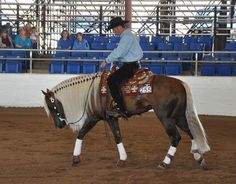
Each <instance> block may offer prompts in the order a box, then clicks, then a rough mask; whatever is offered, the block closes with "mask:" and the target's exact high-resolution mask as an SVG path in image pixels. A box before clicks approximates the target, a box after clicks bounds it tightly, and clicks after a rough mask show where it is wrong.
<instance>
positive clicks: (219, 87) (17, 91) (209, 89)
mask: <svg viewBox="0 0 236 184" xmlns="http://www.w3.org/2000/svg"><path fill="white" fill-rule="evenodd" d="M72 76H73V75H55V74H53V75H50V74H0V106H1V107H41V106H43V95H42V93H41V90H42V89H43V90H46V88H49V89H51V88H52V87H53V86H55V85H56V84H57V83H59V82H61V81H62V80H64V79H67V78H70V77H72ZM176 78H178V79H181V80H183V81H185V82H186V83H187V84H188V85H189V86H190V89H191V90H192V94H193V97H194V100H195V105H196V108H197V111H198V113H199V114H205V115H226V116H236V77H194V76H178V77H176Z"/></svg>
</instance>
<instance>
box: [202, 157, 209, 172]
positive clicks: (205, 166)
mask: <svg viewBox="0 0 236 184" xmlns="http://www.w3.org/2000/svg"><path fill="white" fill-rule="evenodd" d="M200 166H201V168H202V169H203V170H208V167H207V163H206V161H205V159H202V161H201V163H200Z"/></svg>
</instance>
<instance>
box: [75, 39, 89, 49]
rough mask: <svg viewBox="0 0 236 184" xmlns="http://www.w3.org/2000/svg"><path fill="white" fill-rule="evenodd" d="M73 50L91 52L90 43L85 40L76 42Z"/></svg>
mask: <svg viewBox="0 0 236 184" xmlns="http://www.w3.org/2000/svg"><path fill="white" fill-rule="evenodd" d="M72 50H89V43H88V41H87V40H85V39H82V42H78V40H75V41H74V44H73V48H72Z"/></svg>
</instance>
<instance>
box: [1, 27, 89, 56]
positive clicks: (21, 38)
mask: <svg viewBox="0 0 236 184" xmlns="http://www.w3.org/2000/svg"><path fill="white" fill-rule="evenodd" d="M38 46H39V33H38V32H37V28H36V27H32V26H31V24H30V23H27V24H26V25H25V26H24V27H21V28H19V30H18V34H17V35H16V36H15V37H14V39H12V37H11V35H9V31H8V30H7V29H2V30H1V36H0V48H17V49H38ZM57 49H58V50H89V49H90V46H89V43H88V41H87V40H86V39H84V38H83V34H82V33H80V32H79V33H77V34H76V37H75V38H72V37H71V36H70V34H69V31H68V30H63V31H62V32H61V38H60V39H59V40H58V42H57ZM37 55H38V52H36V51H35V52H34V54H33V56H37Z"/></svg>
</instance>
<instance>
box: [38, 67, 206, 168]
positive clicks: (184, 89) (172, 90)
mask: <svg viewBox="0 0 236 184" xmlns="http://www.w3.org/2000/svg"><path fill="white" fill-rule="evenodd" d="M101 76H102V73H100V72H99V73H96V74H88V75H81V76H77V77H73V78H70V79H67V80H65V81H63V82H61V83H59V84H58V85H57V86H55V87H54V88H53V89H51V90H48V89H47V92H44V91H42V92H43V94H44V95H45V106H44V107H45V110H46V112H47V114H48V115H51V116H52V118H53V120H54V123H55V126H56V127H57V128H63V127H64V126H65V125H68V126H69V127H70V128H72V129H73V131H77V132H78V137H77V139H76V142H75V147H74V152H73V165H78V164H79V163H80V161H81V158H80V155H81V147H82V141H83V139H84V137H85V135H86V134H87V133H88V132H89V131H90V130H91V129H92V128H93V127H94V126H95V125H96V123H97V122H98V121H100V120H105V121H106V122H107V123H108V125H109V127H110V128H111V131H112V133H113V135H114V138H115V142H116V144H117V148H118V152H119V157H120V158H119V160H118V162H117V166H120V167H122V166H124V164H125V161H126V159H127V154H126V151H125V148H124V145H123V143H122V138H121V133H120V128H119V124H118V117H114V116H108V115H107V112H108V111H110V110H111V108H112V107H111V103H112V98H111V96H110V95H109V93H108V95H105V96H102V95H101V93H100V92H101ZM124 102H125V104H126V108H127V110H128V111H129V112H130V113H131V115H135V114H141V113H144V112H146V111H148V110H151V109H153V110H154V112H155V114H156V116H157V117H158V118H159V120H160V121H161V123H162V125H163V127H164V129H165V131H166V133H167V134H168V136H169V138H170V143H171V146H170V148H169V150H168V152H167V154H166V156H165V158H164V160H163V161H162V162H161V164H160V165H159V168H163V169H165V168H168V167H169V166H170V164H171V160H172V159H173V157H174V155H175V153H176V149H177V146H178V143H179V141H180V139H181V136H180V134H179V132H178V130H177V126H178V127H179V128H180V129H182V130H183V131H184V132H186V133H187V134H188V136H189V137H190V139H191V141H192V146H191V153H192V154H193V157H194V159H195V160H196V161H197V162H198V163H199V164H200V166H201V167H202V168H203V169H206V168H207V165H206V162H205V159H204V158H203V154H204V153H205V152H207V151H209V150H210V147H209V145H208V142H207V138H206V133H205V131H204V128H203V126H202V124H201V122H200V120H199V118H198V115H197V112H196V110H195V107H194V104H193V100H192V95H191V92H190V89H189V87H188V86H187V84H186V83H184V82H183V81H180V80H178V79H175V78H171V77H167V76H155V77H154V79H153V91H152V93H150V94H141V95H136V96H124Z"/></svg>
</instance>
